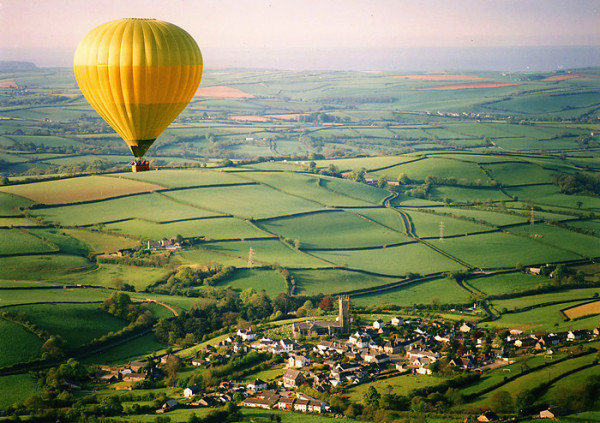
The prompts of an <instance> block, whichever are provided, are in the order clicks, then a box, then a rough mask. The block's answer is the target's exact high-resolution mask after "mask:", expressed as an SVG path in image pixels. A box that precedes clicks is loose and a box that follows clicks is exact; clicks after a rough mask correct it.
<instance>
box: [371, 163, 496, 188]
mask: <svg viewBox="0 0 600 423" xmlns="http://www.w3.org/2000/svg"><path fill="white" fill-rule="evenodd" d="M403 173H405V174H406V176H408V177H409V179H411V180H413V181H419V182H423V181H425V179H426V178H427V177H428V176H437V177H439V178H450V177H454V178H456V179H457V180H460V179H465V180H466V181H468V182H476V181H478V182H479V183H481V184H483V185H489V179H488V177H487V176H486V174H485V173H484V172H483V171H482V170H481V169H480V168H479V167H478V166H477V165H476V164H474V163H468V162H459V161H457V160H448V159H445V158H441V157H428V158H426V159H424V160H419V161H415V162H412V163H406V164H400V165H398V166H395V167H391V168H389V169H385V170H380V171H377V172H374V173H373V174H374V175H377V176H385V177H387V178H389V179H390V180H394V181H397V180H398V177H399V175H401V174H403Z"/></svg>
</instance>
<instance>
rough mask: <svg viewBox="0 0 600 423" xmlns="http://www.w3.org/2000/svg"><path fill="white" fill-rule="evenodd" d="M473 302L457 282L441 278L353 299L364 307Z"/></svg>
mask: <svg viewBox="0 0 600 423" xmlns="http://www.w3.org/2000/svg"><path fill="white" fill-rule="evenodd" d="M472 300H473V298H472V297H471V295H470V294H469V292H468V291H467V290H465V289H462V288H460V287H459V286H458V285H457V284H456V282H454V281H451V280H448V279H444V278H440V279H434V280H431V281H426V282H418V283H414V284H410V285H408V286H405V287H401V288H396V289H392V290H389V291H384V292H380V293H377V294H370V295H362V296H360V297H356V298H353V299H352V302H353V303H355V304H356V305H359V306H362V307H368V306H370V305H380V306H382V307H385V305H400V306H411V305H413V304H431V303H433V302H434V301H435V302H438V303H440V304H465V303H469V302H471V301H472Z"/></svg>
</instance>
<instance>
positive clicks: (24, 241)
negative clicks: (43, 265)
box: [0, 229, 56, 255]
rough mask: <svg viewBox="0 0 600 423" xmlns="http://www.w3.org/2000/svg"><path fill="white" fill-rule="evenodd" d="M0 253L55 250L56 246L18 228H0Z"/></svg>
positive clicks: (31, 252) (33, 252) (35, 252)
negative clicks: (0, 240)
mask: <svg viewBox="0 0 600 423" xmlns="http://www.w3.org/2000/svg"><path fill="white" fill-rule="evenodd" d="M0 239H2V242H1V243H0V255H7V254H8V255H12V254H24V253H28V254H39V253H49V252H52V251H56V248H55V247H54V246H53V245H52V244H49V243H46V242H44V241H43V240H41V239H40V238H38V237H36V236H32V235H31V234H29V233H27V232H26V231H21V230H19V229H0Z"/></svg>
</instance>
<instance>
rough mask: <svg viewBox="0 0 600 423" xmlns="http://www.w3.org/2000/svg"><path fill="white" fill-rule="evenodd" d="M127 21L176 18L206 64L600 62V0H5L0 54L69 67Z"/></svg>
mask: <svg viewBox="0 0 600 423" xmlns="http://www.w3.org/2000/svg"><path fill="white" fill-rule="evenodd" d="M122 17H153V18H157V19H162V20H165V21H169V22H171V23H174V24H176V25H178V26H180V27H182V28H183V29H185V30H186V31H188V32H189V33H190V34H191V35H192V36H193V37H194V38H195V39H196V41H197V43H198V45H199V46H200V49H201V50H202V53H203V56H204V63H205V66H206V67H207V68H223V67H241V68H257V69H271V68H272V69H290V70H422V71H432V70H439V69H473V70H498V71H527V70H535V71H549V70H557V69H561V68H574V67H582V66H600V25H598V22H600V1H596V0H571V1H569V2H565V1H563V0H502V1H487V0H457V1H452V2H448V1H441V0H377V1H375V0H346V1H342V0H305V1H304V2H301V3H299V2H296V1H290V0H279V1H277V2H272V1H269V0H223V1H221V2H218V3H215V2H209V1H206V0H199V1H194V2H192V1H189V0H173V1H170V2H168V3H167V2H164V1H159V0H130V1H128V2H126V3H124V2H121V1H118V0H96V1H94V2H81V1H78V0H47V1H44V2H39V1H34V0H0V60H22V61H31V62H34V63H36V64H37V65H38V66H42V67H54V66H71V65H72V59H73V54H74V52H75V49H76V47H77V44H78V43H79V41H80V40H81V39H82V38H83V36H84V35H85V34H86V33H87V32H88V31H90V30H91V29H93V28H94V27H96V26H98V25H100V24H102V23H105V22H107V21H111V20H114V19H119V18H122Z"/></svg>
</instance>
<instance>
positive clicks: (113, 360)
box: [82, 333, 166, 364]
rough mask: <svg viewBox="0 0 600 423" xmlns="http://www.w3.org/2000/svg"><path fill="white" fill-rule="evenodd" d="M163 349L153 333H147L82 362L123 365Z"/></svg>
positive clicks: (163, 346) (162, 345)
mask: <svg viewBox="0 0 600 423" xmlns="http://www.w3.org/2000/svg"><path fill="white" fill-rule="evenodd" d="M165 347H166V345H164V344H161V343H160V342H158V341H157V340H156V337H155V336H154V334H153V333H149V334H147V335H144V336H141V337H139V338H135V339H133V340H131V341H129V342H126V343H124V344H121V345H117V346H116V347H113V348H111V349H109V350H106V351H102V352H101V353H98V354H95V355H92V356H89V357H86V358H85V359H83V360H82V362H83V363H85V364H124V363H127V362H129V361H136V360H138V359H140V360H141V359H143V358H145V357H146V356H148V355H151V354H152V353H153V352H154V351H157V350H161V349H163V348H165Z"/></svg>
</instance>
